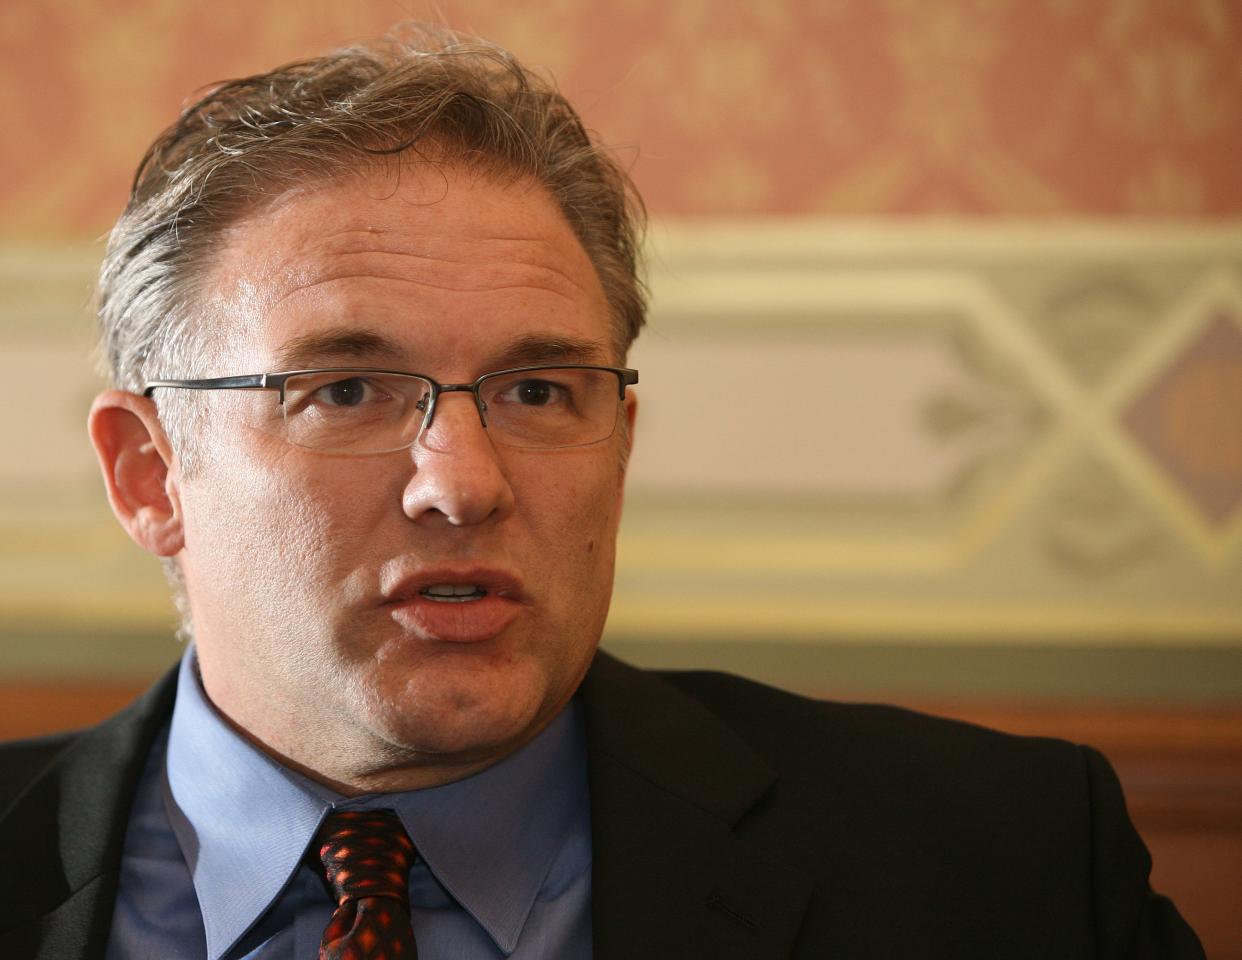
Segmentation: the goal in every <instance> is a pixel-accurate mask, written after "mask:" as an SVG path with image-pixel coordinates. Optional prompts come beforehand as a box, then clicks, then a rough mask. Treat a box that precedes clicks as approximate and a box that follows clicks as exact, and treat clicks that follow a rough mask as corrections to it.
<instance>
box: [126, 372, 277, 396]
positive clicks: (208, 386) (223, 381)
mask: <svg viewBox="0 0 1242 960" xmlns="http://www.w3.org/2000/svg"><path fill="white" fill-rule="evenodd" d="M272 380H273V378H271V377H269V376H268V374H266V373H255V374H250V375H248V376H244V377H208V378H207V379H206V380H152V381H151V382H150V383H147V384H146V385H145V386H143V388H142V395H143V396H144V397H149V396H151V394H152V393H154V392H155V391H156V390H157V389H159V388H161V387H174V388H177V389H181V390H262V389H264V388H267V387H280V386H283V384H284V381H283V380H282V381H281V383H275V382H272Z"/></svg>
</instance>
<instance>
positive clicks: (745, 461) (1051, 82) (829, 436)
mask: <svg viewBox="0 0 1242 960" xmlns="http://www.w3.org/2000/svg"><path fill="white" fill-rule="evenodd" d="M411 18H414V19H429V20H433V21H437V22H445V23H448V24H450V25H452V26H454V27H458V28H460V29H464V30H468V31H473V32H476V33H478V34H480V35H482V36H485V37H487V38H489V39H492V40H495V41H497V42H499V43H501V44H502V45H504V46H507V47H509V48H510V49H512V50H513V51H515V52H516V53H517V54H518V55H519V56H520V57H522V58H523V59H524V60H525V61H526V62H528V63H530V64H532V65H537V66H540V67H542V68H543V69H544V70H545V71H546V72H547V73H548V74H550V75H551V76H553V77H554V78H555V79H556V80H557V82H558V83H559V84H560V86H561V88H562V89H563V90H564V91H565V92H566V93H567V94H568V95H569V97H570V99H571V100H572V101H573V102H574V103H575V104H577V105H578V106H579V107H580V109H581V111H582V113H583V115H584V117H585V118H586V121H587V124H588V126H589V127H591V128H592V129H593V130H595V131H596V133H597V134H598V136H599V137H600V138H601V139H602V140H603V141H605V142H607V143H609V144H611V145H612V146H613V147H614V148H615V149H616V150H617V151H618V153H619V155H620V156H621V157H622V158H623V160H624V162H625V163H626V164H627V166H629V168H630V169H631V171H632V174H633V176H634V178H635V180H636V181H637V183H638V184H639V187H640V189H641V190H642V192H643V194H644V196H645V198H646V200H647V203H648V205H649V208H650V212H651V215H652V228H651V231H650V236H649V253H650V273H649V279H650V284H651V288H652V292H653V308H652V312H651V318H650V324H649V328H648V330H647V331H646V333H645V334H644V336H643V337H642V338H641V339H640V341H639V345H638V346H637V347H636V348H635V351H634V353H633V355H632V356H631V361H632V364H633V365H634V366H637V367H639V368H640V369H641V371H642V384H641V386H640V387H639V388H638V389H639V393H640V396H641V398H642V409H641V414H640V423H639V429H638V433H637V447H636V451H635V454H634V459H633V463H632V475H631V481H630V483H631V491H630V498H629V501H628V505H627V514H626V518H625V522H624V527H623V535H622V542H621V548H620V558H619V561H620V562H619V574H618V582H617V591H616V597H615V599H614V610H613V615H612V618H611V620H610V623H609V628H608V634H607V637H606V644H607V645H608V646H609V647H610V648H611V649H613V650H614V651H616V652H618V653H620V654H621V655H623V656H625V657H627V658H629V659H631V660H634V661H636V662H640V663H644V664H649V665H656V666H671V667H691V666H711V667H722V668H725V669H731V670H735V671H738V672H743V673H747V674H749V675H752V676H755V677H758V678H761V679H764V680H767V681H769V682H773V683H777V684H780V685H782V686H786V687H789V688H792V689H797V690H801V691H804V692H807V693H811V694H814V695H819V696H832V697H837V698H845V699H860V698H867V699H872V698H877V699H884V700H889V701H897V702H902V703H908V704H911V705H914V706H918V707H921V708H924V709H933V710H936V711H938V712H941V713H950V714H954V715H957V716H963V717H966V718H969V719H974V720H979V721H982V722H987V723H991V724H993V725H998V726H1002V727H1005V728H1008V729H1013V730H1016V731H1019V732H1037V733H1050V734H1055V735H1060V736H1067V737H1070V738H1072V739H1075V740H1081V741H1088V742H1093V743H1095V744H1096V745H1098V746H1100V747H1102V748H1103V749H1104V750H1105V751H1106V752H1107V753H1108V754H1109V756H1110V757H1111V758H1112V759H1113V761H1114V763H1115V764H1116V765H1117V766H1118V769H1119V771H1120V773H1121V775H1122V778H1123V780H1124V781H1125V784H1126V788H1127V792H1128V795H1129V798H1130V804H1131V808H1132V812H1133V814H1134V816H1135V819H1136V820H1137V821H1138V822H1139V825H1140V827H1141V828H1142V830H1143V832H1144V835H1145V836H1146V837H1147V839H1148V841H1149V845H1150V846H1152V848H1153V850H1154V851H1155V853H1156V880H1157V883H1158V885H1162V886H1163V887H1165V888H1167V889H1169V890H1170V891H1171V892H1173V893H1174V895H1175V896H1176V898H1177V899H1178V901H1179V903H1181V904H1182V906H1183V910H1184V912H1185V913H1186V914H1187V915H1188V916H1190V917H1191V919H1192V920H1193V921H1194V922H1195V923H1196V925H1198V926H1199V927H1200V928H1201V930H1203V931H1204V938H1205V942H1208V944H1209V954H1210V955H1213V956H1217V957H1229V956H1232V957H1242V933H1240V932H1239V931H1238V930H1237V929H1235V928H1236V927H1237V924H1236V921H1235V920H1234V919H1233V918H1232V913H1233V911H1234V910H1235V909H1236V904H1237V903H1238V902H1240V901H1242V161H1240V160H1239V158H1240V157H1242V3H1240V2H1238V0H1193V2H1190V0H1090V2H1076V0H936V2H934V3H925V2H917V0H818V2H811V0H805V2H796V0H772V2H768V3H764V4H753V5H752V4H742V3H740V2H737V3H732V2H729V3H726V2H707V0H610V2H606V3H605V2H603V0H540V2H539V3H531V4H522V5H519V4H514V3H512V2H509V0H461V2H449V0H445V2H442V3H438V4H432V3H424V2H415V0H407V2H393V0H368V2H354V3H350V4H341V3H336V2H327V0H269V2H265V3H261V4H256V3H253V2H241V0H216V2H214V3H212V4H194V3H190V2H188V0H43V2H36V0H8V2H7V3H5V4H4V5H2V6H0V122H2V124H3V131H4V133H3V136H2V137H0V375H2V376H3V383H4V385H5V387H6V388H7V389H6V390H5V392H4V394H3V396H4V398H5V402H3V403H0V449H2V450H3V455H2V457H0V734H3V735H9V736H12V735H20V734H27V733H37V732H42V731H46V730H51V729H55V728H58V727H65V726H72V725H76V724H80V723H84V722H88V721H90V720H92V719H94V718H96V717H98V716H102V715H103V714H105V713H107V712H109V711H110V710H111V709H114V708H115V707H118V706H120V705H121V704H122V703H124V702H125V701H126V700H127V699H128V698H129V697H130V696H132V695H133V693H134V692H135V691H136V690H139V689H141V688H142V687H143V686H144V685H145V684H146V683H147V682H149V680H150V679H151V678H153V677H154V676H156V675H158V674H159V673H160V672H161V671H162V670H164V669H165V668H166V667H167V665H168V664H170V663H171V662H172V661H174V660H175V659H176V657H177V656H178V655H179V652H180V648H179V645H178V643H177V641H176V640H175V638H174V636H173V634H174V630H175V623H174V618H173V611H172V608H171V605H170V604H169V602H168V600H167V598H166V592H165V590H164V586H163V582H162V578H161V575H160V572H159V568H158V565H157V564H156V562H155V561H154V560H152V559H151V558H149V557H147V556H146V555H144V554H142V553H141V552H140V551H139V550H138V549H137V548H136V547H134V546H133V545H132V544H131V543H130V542H129V541H128V540H127V539H126V537H125V536H124V534H123V533H122V532H121V531H120V529H119V528H118V527H117V526H116V525H115V523H114V521H113V520H112V518H111V515H110V513H109V511H108V508H107V505H106V502H105V500H104V497H103V493H102V488H101V486H100V484H99V481H98V478H97V473H96V468H95V465H94V460H93V457H92V455H91V454H90V452H89V449H88V446H87V443H86V437H85V432H84V426H83V424H84V420H85V415H86V410H87V407H88V405H89V402H90V398H91V397H92V395H93V394H94V392H95V391H96V390H97V389H98V388H99V387H100V385H101V381H100V380H99V378H98V374H97V372H96V369H95V365H94V360H93V342H94V332H93V327H92V318H91V313H90V307H89V300H90V290H91V284H92V280H93V273H94V270H95V267H96V265H97V263H98V260H99V257H100V255H101V251H102V238H103V236H104V235H105V234H106V231H107V230H108V228H109V226H110V224H111V222H112V221H113V220H114V219H115V217H116V216H117V214H118V213H119V212H120V210H121V208H122V206H123V204H124V201H125V197H126V192H127V188H128V183H129V179H130V177H131V175H132V172H133V168H134V166H135V165H136V163H137V160H138V158H139V157H140V156H141V154H142V152H143V150H144V149H145V147H146V145H147V144H148V143H149V142H150V140H151V139H152V138H153V137H154V136H155V135H156V134H157V133H158V132H159V131H160V130H161V129H162V128H163V127H164V126H166V125H167V124H168V123H169V122H171V120H172V119H173V118H174V117H175V116H176V113H177V111H178V109H179V107H180V106H181V105H182V104H183V103H184V102H185V100H186V98H188V97H190V96H191V95H192V94H193V93H194V91H196V90H199V89H201V88H202V87H203V86H204V85H206V84H209V83H211V82H212V81H215V80H219V79H223V78H228V77H234V76H240V75H245V74H249V73H253V72H257V71H260V70H263V69H266V68H268V67H270V66H273V65H275V64H276V63H278V62H283V61H286V60H290V59H295V58H297V57H301V56H306V55H310V54H314V53H318V52H322V51H324V50H326V49H329V48H331V47H333V46H337V45H340V44H341V43H343V42H347V41H350V40H355V39H364V38H367V37H371V36H375V35H378V34H382V33H383V32H384V31H385V30H386V29H387V28H388V27H390V26H391V25H392V24H393V23H395V22H397V21H401V20H405V19H411ZM722 380H725V381H727V382H729V383H731V384H736V383H738V382H748V386H747V388H746V389H745V390H744V391H741V393H743V394H744V395H745V396H746V397H747V400H748V403H747V406H746V408H745V409H731V410H730V411H729V416H728V418H727V419H726V418H722V417H719V416H712V417H707V416H705V413H706V412H707V411H708V409H709V404H711V403H712V398H713V396H714V393H713V390H714V388H713V384H716V383H719V382H721V381H722ZM736 392H737V391H735V393H736Z"/></svg>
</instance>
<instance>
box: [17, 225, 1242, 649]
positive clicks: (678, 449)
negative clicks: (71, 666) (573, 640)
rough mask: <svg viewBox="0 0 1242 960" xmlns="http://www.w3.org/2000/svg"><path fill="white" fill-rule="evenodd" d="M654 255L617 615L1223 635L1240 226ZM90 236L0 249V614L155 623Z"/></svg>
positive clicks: (974, 230) (955, 631)
mask: <svg viewBox="0 0 1242 960" xmlns="http://www.w3.org/2000/svg"><path fill="white" fill-rule="evenodd" d="M651 251H652V257H651V263H652V267H651V275H650V282H651V287H652V291H653V309H652V313H651V320H650V325H649V329H648V330H647V331H646V332H645V333H644V335H643V337H642V338H641V339H640V341H639V343H638V345H637V346H636V348H635V350H634V353H633V355H632V357H631V360H632V362H633V363H634V364H635V365H636V366H638V367H639V368H641V370H642V382H641V384H640V386H639V387H638V392H639V396H640V398H641V399H640V414H639V424H638V429H637V434H636V439H637V442H636V449H635V453H634V457H633V460H632V463H631V477H630V498H629V501H628V504H627V509H626V516H625V520H624V524H623V533H622V538H621V544H620V556H619V568H618V581H617V591H616V598H615V602H614V609H613V615H612V618H611V620H610V627H609V630H610V634H611V635H612V636H614V637H624V638H627V639H629V640H640V639H642V638H652V639H653V640H655V639H658V638H661V637H669V636H677V637H680V638H682V639H685V640H693V639H694V638H702V639H703V640H704V641H705V642H706V641H709V640H710V641H712V642H716V641H718V640H719V639H720V638H721V637H722V636H727V635H733V636H739V637H741V636H750V637H754V636H764V637H770V638H772V639H773V640H774V641H777V640H780V641H793V642H800V643H816V642H819V641H824V640H831V641H832V642H835V643H842V642H851V641H854V640H857V641H865V640H868V639H874V638H877V637H882V638H885V639H886V640H891V641H894V642H920V643H921V642H926V643H928V644H933V645H934V644H937V643H942V642H949V641H952V642H959V643H977V644H983V645H986V644H989V643H995V642H1014V641H1020V642H1029V643H1052V644H1058V643H1067V644H1080V643H1083V642H1099V643H1111V642H1117V641H1118V640H1124V641H1125V642H1127V643H1139V644H1151V645H1157V646H1159V645H1173V646H1176V645H1179V644H1188V643H1193V644H1198V645H1202V644H1205V643H1206V644H1219V645H1226V646H1235V645H1239V644H1242V590H1239V589H1238V587H1239V585H1240V584H1242V509H1240V507H1239V503H1240V502H1242V454H1240V453H1239V451H1238V449H1237V447H1236V442H1237V438H1238V437H1242V423H1240V421H1239V418H1240V417H1242V405H1239V404H1238V403H1237V402H1236V390H1237V387H1236V385H1237V384H1238V383H1242V351H1239V350H1238V349H1237V348H1236V345H1237V343H1238V342H1240V341H1242V228H1238V227H1232V226H1230V227H1203V226H1190V225H1186V226H1177V227H1154V226H1153V227H1147V228H1140V227H1134V226H1130V225H1121V224H1098V223H1076V222H1066V223H1063V224H1056V225H1053V224H1013V223H1006V224H998V225H994V226H987V225H965V224H961V223H956V222H941V223H936V222H927V221H919V222H917V223H909V224H897V223H892V222H886V223H869V222H861V221H860V222H850V221H824V220H819V221H812V220H795V221H780V220H758V221H753V222H752V221H744V220H743V221H723V222H710V223H708V222H671V223H657V224H656V225H655V227H654V228H653V230H652V236H651ZM97 255H98V251H97V250H96V249H95V248H62V249H44V250H34V249H8V250H0V373H3V375H4V377H5V382H6V383H8V384H9V385H10V386H11V387H13V388H14V389H13V392H12V393H11V394H10V395H11V396H14V397H19V398H23V397H24V398H37V402H36V401H35V399H31V401H30V402H25V401H22V402H20V403H16V404H14V405H12V406H11V407H10V408H9V409H8V410H7V411H5V412H4V413H3V417H4V421H3V424H2V426H0V430H2V431H3V436H4V439H5V443H6V445H7V447H8V449H10V450H15V451H20V453H19V454H18V455H16V456H9V457H6V458H5V461H4V463H3V465H2V466H0V632H9V633H12V632H13V631H15V630H20V629H25V628H28V627H31V626H38V627H39V628H40V629H43V628H47V629H52V630H60V631H72V630H75V629H87V628H90V629H102V630H107V631H109V632H111V633H118V632H123V631H125V630H130V629H132V630H134V631H136V632H141V633H152V632H156V631H159V630H163V629H170V625H171V622H172V615H171V608H170V606H169V604H168V602H167V600H166V598H165V595H164V587H163V582H162V577H161V576H160V573H159V570H158V566H157V565H156V564H155V563H154V561H152V560H151V559H150V558H148V557H146V556H145V555H143V554H141V553H140V552H139V551H138V550H137V549H136V548H134V547H133V546H132V545H131V544H129V542H128V540H127V539H126V538H125V536H124V534H123V533H121V531H120V530H119V529H117V527H116V525H115V523H114V521H113V520H112V518H111V516H110V514H109V512H108V510H107V507H106V504H105V502H104V498H103V494H102V491H101V490H100V488H99V483H98V479H97V476H96V470H95V467H94V463H93V459H92V458H91V456H90V454H89V451H88V450H87V447H86V441H85V437H84V433H83V423H84V418H85V413H86V409H87V406H88V404H89V399H90V397H91V395H92V394H93V393H94V391H95V390H96V389H97V388H98V386H99V385H100V380H99V378H98V376H97V375H96V374H95V373H94V372H93V366H92V363H91V360H90V356H91V350H92V346H91V344H92V336H93V334H92V332H91V328H90V317H89V309H88V300H89V290H90V285H91V277H92V274H93V270H94V265H95V260H96V257H97ZM53 378H55V379H53ZM53 382H55V383H56V385H57V386H56V389H54V390H51V391H49V390H48V388H47V385H48V384H49V383H53ZM1213 410H1215V411H1217V415H1216V416H1215V417H1205V416H1204V412H1205V411H1206V412H1211V411H1213Z"/></svg>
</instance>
